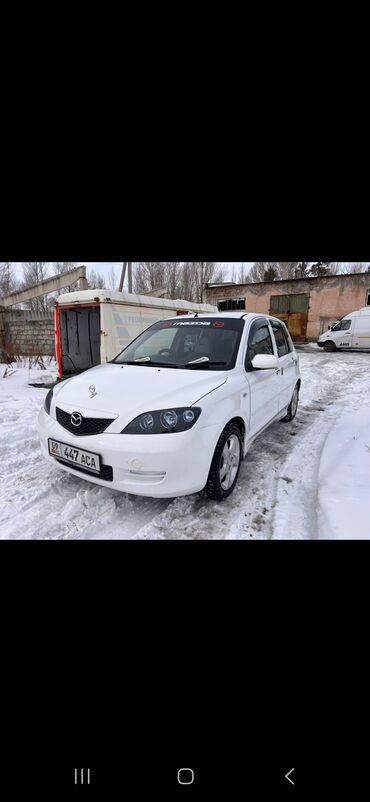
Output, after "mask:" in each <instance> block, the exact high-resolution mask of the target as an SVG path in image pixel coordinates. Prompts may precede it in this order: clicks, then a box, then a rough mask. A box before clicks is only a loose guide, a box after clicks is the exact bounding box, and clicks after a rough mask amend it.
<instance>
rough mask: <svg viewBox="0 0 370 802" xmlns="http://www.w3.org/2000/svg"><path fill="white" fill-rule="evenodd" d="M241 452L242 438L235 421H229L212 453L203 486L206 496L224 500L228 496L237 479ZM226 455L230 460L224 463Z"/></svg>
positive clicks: (215, 499) (226, 458)
mask: <svg viewBox="0 0 370 802" xmlns="http://www.w3.org/2000/svg"><path fill="white" fill-rule="evenodd" d="M242 453H243V440H242V435H241V433H240V429H239V427H238V426H237V425H236V424H235V423H229V424H228V426H226V427H225V429H224V430H223V432H222V434H221V437H220V439H219V441H218V443H217V446H216V449H215V453H214V455H213V459H212V463H211V467H210V471H209V475H208V480H207V484H206V486H205V488H204V490H205V492H206V494H207V496H208V498H210V499H213V500H214V501H224V499H225V498H227V497H228V496H230V494H231V493H232V492H233V490H234V487H235V485H236V483H237V481H238V476H239V471H240V465H241V461H242ZM228 455H229V460H230V462H228V465H226V461H228Z"/></svg>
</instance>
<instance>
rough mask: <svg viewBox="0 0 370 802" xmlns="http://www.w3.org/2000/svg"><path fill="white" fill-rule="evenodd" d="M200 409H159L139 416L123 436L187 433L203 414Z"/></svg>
mask: <svg viewBox="0 0 370 802" xmlns="http://www.w3.org/2000/svg"><path fill="white" fill-rule="evenodd" d="M201 411H202V410H201V409H200V407H180V408H177V409H158V410H156V411H155V412H145V413H144V414H143V415H138V417H137V418H134V420H133V421H131V423H129V425H128V426H126V428H125V429H123V431H122V432H121V434H166V433H168V432H186V431H187V430H188V429H191V428H192V426H194V423H195V422H196V421H197V420H198V418H199V415H200V413H201Z"/></svg>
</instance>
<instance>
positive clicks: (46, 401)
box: [44, 390, 53, 415]
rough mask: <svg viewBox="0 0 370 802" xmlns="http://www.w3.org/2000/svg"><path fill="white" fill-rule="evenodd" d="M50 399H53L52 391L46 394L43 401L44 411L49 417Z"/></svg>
mask: <svg viewBox="0 0 370 802" xmlns="http://www.w3.org/2000/svg"><path fill="white" fill-rule="evenodd" d="M52 397H53V390H49V392H48V394H47V396H46V398H45V401H44V410H45V412H47V413H48V415H50V404H51V399H52Z"/></svg>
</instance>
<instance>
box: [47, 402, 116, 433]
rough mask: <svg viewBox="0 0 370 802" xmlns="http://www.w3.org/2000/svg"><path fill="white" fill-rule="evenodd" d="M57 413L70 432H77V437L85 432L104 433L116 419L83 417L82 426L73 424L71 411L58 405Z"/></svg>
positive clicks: (60, 421)
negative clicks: (66, 410)
mask: <svg viewBox="0 0 370 802" xmlns="http://www.w3.org/2000/svg"><path fill="white" fill-rule="evenodd" d="M56 413H57V421H58V423H60V425H61V426H63V428H64V429H67V431H68V432H71V433H72V434H75V435H76V437H81V436H82V435H84V434H85V435H86V434H87V435H89V434H102V432H105V430H106V429H107V428H108V426H110V425H111V423H113V421H114V418H82V423H81V426H73V424H72V423H71V413H70V412H64V410H63V409H60V408H59V407H57V408H56Z"/></svg>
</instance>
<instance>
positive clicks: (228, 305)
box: [203, 273, 370, 340]
mask: <svg viewBox="0 0 370 802" xmlns="http://www.w3.org/2000/svg"><path fill="white" fill-rule="evenodd" d="M203 300H204V302H205V303H208V304H214V305H215V306H218V309H219V310H220V311H227V310H229V311H231V310H235V309H237V310H238V309H240V310H241V311H243V310H244V311H245V312H261V313H262V314H270V315H274V316H275V317H278V318H280V319H281V320H284V322H285V323H286V324H287V326H288V328H289V331H290V333H291V335H292V337H293V339H295V340H317V338H318V337H319V335H320V334H322V332H323V331H325V330H326V329H327V328H328V326H329V325H331V324H332V323H333V322H334V321H335V320H339V319H340V318H342V317H344V315H348V314H349V313H350V312H353V311H354V310H355V309H361V308H362V307H363V306H370V273H350V274H348V275H340V276H322V277H313V278H304V279H289V280H284V281H271V282H270V281H263V282H260V283H256V284H252V283H249V284H232V283H229V284H218V285H211V284H209V285H206V287H205V291H204V298H203Z"/></svg>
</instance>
